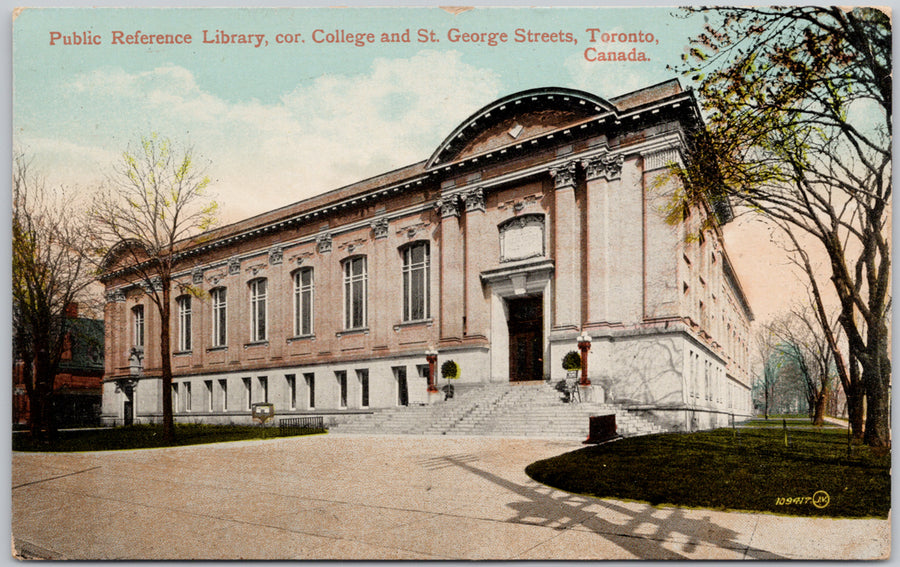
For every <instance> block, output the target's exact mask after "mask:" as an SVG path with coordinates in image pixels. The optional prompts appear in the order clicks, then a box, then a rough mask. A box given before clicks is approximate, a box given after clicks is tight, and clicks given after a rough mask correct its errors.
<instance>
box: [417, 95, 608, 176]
mask: <svg viewBox="0 0 900 567" xmlns="http://www.w3.org/2000/svg"><path fill="white" fill-rule="evenodd" d="M615 111H616V108H615V106H613V105H612V104H611V103H609V102H608V101H606V100H604V99H602V98H600V97H598V96H595V95H592V94H590V93H586V92H584V91H577V90H574V89H565V88H561V87H545V88H538V89H529V90H527V91H522V92H518V93H515V94H511V95H508V96H506V97H503V98H501V99H499V100H497V101H494V102H492V103H490V104H488V105H487V106H484V107H482V108H481V109H480V110H478V111H477V112H475V113H474V114H472V115H471V116H470V117H469V118H467V119H466V120H465V121H464V122H462V124H460V125H459V126H457V127H456V129H455V130H453V132H451V133H450V135H449V136H447V138H445V139H444V141H443V142H441V144H440V145H439V146H438V148H437V149H436V150H435V151H434V153H433V154H432V155H431V157H430V158H429V159H428V161H427V162H426V165H425V167H426V169H431V168H435V167H440V166H442V165H444V164H447V163H450V162H454V161H457V160H459V159H462V158H465V157H467V156H471V155H476V154H480V153H483V152H487V151H490V150H493V149H497V148H501V147H503V146H507V145H511V144H514V143H518V142H519V141H521V140H524V139H528V138H531V137H534V136H538V135H540V134H542V133H544V132H549V131H553V130H558V129H560V128H564V127H565V126H567V125H570V124H574V123H577V122H581V121H583V120H585V119H587V118H590V117H592V116H598V115H602V114H606V113H610V112H615Z"/></svg>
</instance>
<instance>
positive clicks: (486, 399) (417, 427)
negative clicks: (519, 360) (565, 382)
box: [329, 382, 664, 438]
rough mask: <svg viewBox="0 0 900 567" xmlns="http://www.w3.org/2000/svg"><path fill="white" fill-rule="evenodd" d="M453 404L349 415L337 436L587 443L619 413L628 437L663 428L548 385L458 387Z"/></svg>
mask: <svg viewBox="0 0 900 567" xmlns="http://www.w3.org/2000/svg"><path fill="white" fill-rule="evenodd" d="M457 392H458V393H457V395H456V397H455V398H453V399H452V400H448V401H441V402H438V403H435V404H432V405H430V406H424V405H423V406H409V407H397V408H390V409H385V410H380V411H375V412H374V413H371V414H364V415H358V416H348V417H347V418H346V420H345V421H343V422H342V423H339V424H337V425H334V426H332V427H330V428H329V430H330V431H331V432H333V433H368V434H386V435H491V436H504V437H531V436H533V437H556V438H587V436H588V423H589V419H588V418H589V417H590V416H592V415H609V414H612V413H614V414H616V426H617V428H618V432H619V434H621V435H624V436H626V437H629V436H635V435H646V434H649V433H660V432H663V431H664V429H663V428H662V427H660V426H659V425H657V424H656V423H654V422H652V421H651V420H649V419H647V418H645V417H643V416H641V415H639V414H638V413H635V412H632V411H630V410H627V409H625V408H623V407H619V406H616V405H614V404H598V403H590V402H582V403H578V402H576V403H572V404H567V403H563V401H562V394H560V392H558V391H556V390H555V389H554V388H553V387H551V386H550V385H549V384H547V383H545V382H538V383H525V384H509V383H498V384H480V385H474V386H470V387H466V388H465V389H463V388H457Z"/></svg>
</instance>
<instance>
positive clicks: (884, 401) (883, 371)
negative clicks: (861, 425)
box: [862, 329, 891, 447]
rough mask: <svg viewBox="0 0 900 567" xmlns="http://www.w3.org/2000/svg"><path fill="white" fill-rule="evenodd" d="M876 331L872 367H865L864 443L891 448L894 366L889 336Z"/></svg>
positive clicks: (866, 365)
mask: <svg viewBox="0 0 900 567" xmlns="http://www.w3.org/2000/svg"><path fill="white" fill-rule="evenodd" d="M881 331H882V329H877V330H873V331H872V334H873V335H875V336H873V337H872V340H871V343H870V344H871V348H870V349H869V357H868V358H869V359H870V360H869V361H867V362H868V364H864V365H863V376H862V377H863V383H864V384H865V385H866V431H865V436H864V440H865V442H866V445H870V446H872V447H890V445H891V404H890V393H889V386H888V384H889V383H890V375H891V363H890V359H889V358H888V354H887V339H886V337H887V334H886V332H881Z"/></svg>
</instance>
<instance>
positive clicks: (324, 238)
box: [316, 232, 331, 254]
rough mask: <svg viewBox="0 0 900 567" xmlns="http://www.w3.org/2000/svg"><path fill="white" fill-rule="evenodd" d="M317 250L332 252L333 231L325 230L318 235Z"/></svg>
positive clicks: (321, 252)
mask: <svg viewBox="0 0 900 567" xmlns="http://www.w3.org/2000/svg"><path fill="white" fill-rule="evenodd" d="M316 250H317V251H318V252H319V254H324V253H325V252H331V233H328V232H325V233H322V234H320V235H319V236H317V237H316Z"/></svg>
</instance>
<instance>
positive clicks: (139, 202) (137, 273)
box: [93, 134, 218, 441]
mask: <svg viewBox="0 0 900 567" xmlns="http://www.w3.org/2000/svg"><path fill="white" fill-rule="evenodd" d="M205 169H206V168H205V167H204V166H202V165H199V166H198V164H197V163H195V158H194V152H193V150H192V149H190V148H186V149H179V148H177V147H173V144H172V142H171V141H170V140H169V139H167V138H162V137H160V136H158V135H157V134H151V135H149V136H145V137H142V138H141V141H140V145H139V147H137V148H136V149H135V148H129V149H128V150H126V151H125V152H124V153H123V155H122V160H121V162H120V163H118V164H117V165H116V167H115V169H114V172H113V174H111V175H110V176H109V177H108V179H107V184H106V186H105V188H104V190H103V191H102V192H101V193H100V195H99V197H98V198H97V199H96V202H95V203H94V211H93V215H94V218H95V219H96V221H97V224H98V226H99V230H98V233H97V237H98V238H99V239H100V240H101V242H103V243H104V244H105V245H104V247H103V248H102V249H103V250H104V251H106V253H107V263H108V262H113V261H115V260H116V259H121V262H123V265H124V266H125V269H126V270H128V271H130V273H131V274H132V276H133V277H134V278H135V279H136V280H137V283H139V284H141V285H140V287H141V288H142V289H143V290H144V292H145V293H146V294H147V296H148V297H149V298H150V301H151V302H152V303H153V305H155V306H156V309H157V311H158V313H159V319H160V328H159V339H160V340H159V345H160V359H161V361H162V362H161V366H162V367H161V381H162V397H163V431H164V436H165V438H166V440H167V441H171V440H173V439H174V438H175V425H174V420H173V416H172V360H171V353H172V348H171V337H170V322H171V311H172V285H173V281H172V276H173V274H174V273H175V270H176V268H177V266H178V263H179V260H181V259H182V256H181V255H180V254H179V246H181V245H183V244H185V240H186V239H189V238H191V237H193V236H195V235H197V234H198V233H202V232H204V231H207V230H209V229H210V228H211V227H212V226H213V225H214V224H215V222H216V211H217V209H218V205H217V203H216V202H215V201H214V200H212V199H211V198H210V197H209V196H208V195H207V193H206V189H207V186H208V185H209V183H210V179H209V177H208V176H207V175H206V172H205Z"/></svg>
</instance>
